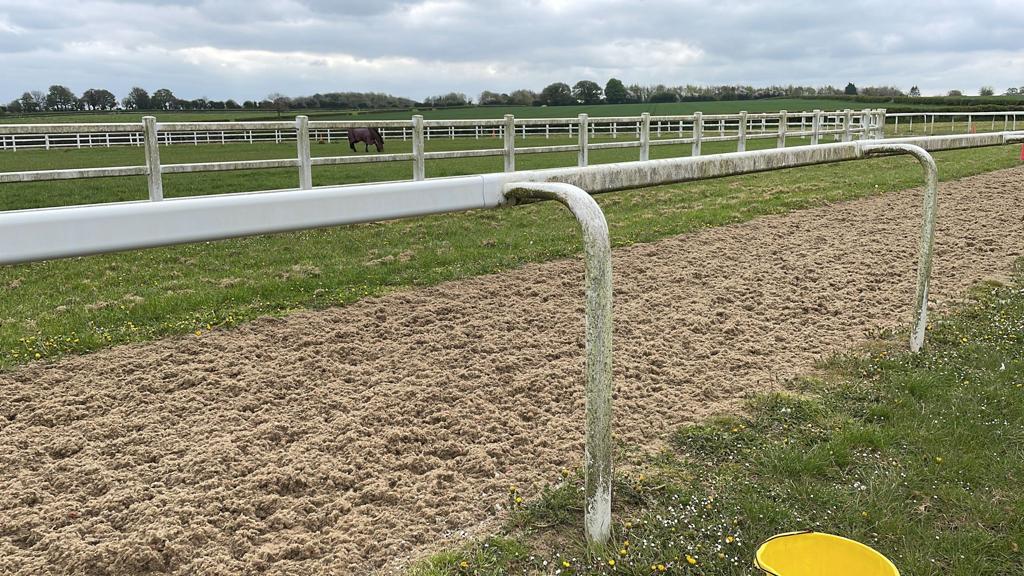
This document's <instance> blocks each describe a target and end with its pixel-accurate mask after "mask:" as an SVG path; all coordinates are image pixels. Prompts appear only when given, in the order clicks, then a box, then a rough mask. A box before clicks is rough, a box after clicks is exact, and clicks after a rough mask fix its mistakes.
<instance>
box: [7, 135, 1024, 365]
mask: <svg viewBox="0 0 1024 576" xmlns="http://www.w3.org/2000/svg"><path fill="white" fill-rule="evenodd" d="M445 143H447V144H448V145H451V141H441V140H439V141H432V142H431V146H437V147H438V148H440V147H441V146H442V145H444V144H445ZM762 144H763V145H769V144H770V143H769V142H762ZM714 146H715V145H712V144H708V146H707V148H706V151H707V152H709V153H710V152H713V151H715V148H714ZM719 146H724V145H721V144H719ZM203 148H204V147H189V146H185V147H170V148H165V149H164V150H162V152H163V153H164V154H165V160H166V161H168V162H176V161H189V158H191V157H192V156H191V155H199V154H201V155H202V157H203V158H206V159H210V158H209V154H208V151H207V150H202V149H203ZM207 148H209V149H211V150H218V149H220V147H218V146H213V147H207ZM284 148H288V146H284ZM284 148H281V149H280V150H279V149H277V148H274V147H272V146H270V145H266V146H263V145H238V146H237V147H235V148H231V147H225V148H224V152H225V154H226V155H228V154H230V155H231V156H232V157H240V155H242V154H250V155H252V156H261V155H266V156H275V155H278V154H279V152H282V153H283V151H284ZM672 148H675V147H669V146H666V147H657V148H654V149H653V150H652V153H653V156H654V157H656V158H657V157H663V156H662V155H668V154H672V153H679V152H681V151H680V150H672ZM435 149H436V148H435ZM686 149H688V147H686ZM94 152H95V153H94ZM322 152H323V151H322V150H318V153H322ZM332 153H334V152H332ZM128 154H140V152H139V151H137V150H132V149H109V150H106V149H104V150H103V151H92V152H90V151H77V150H68V151H59V152H56V153H54V151H51V152H49V153H45V152H42V153H38V154H37V153H34V152H33V153H25V154H23V153H22V152H17V153H10V154H2V155H0V162H2V163H4V164H0V169H3V170H9V169H12V168H10V164H9V163H10V162H12V161H14V160H13V159H14V158H16V159H17V160H16V162H17V164H18V166H19V167H24V166H30V165H33V162H34V163H35V164H34V165H36V166H39V167H44V166H52V165H53V164H63V165H68V164H75V165H94V164H97V163H106V162H115V163H120V162H124V163H130V161H131V158H127V157H120V156H118V155H128ZM634 154H636V150H621V149H619V150H609V151H597V152H595V153H594V162H606V161H613V160H617V159H627V158H634V157H635V156H634ZM108 155H111V156H108ZM560 156H561V155H558V154H550V155H549V154H538V155H529V156H524V157H522V158H520V159H519V160H521V162H520V167H522V168H531V167H541V166H545V165H566V164H572V163H573V160H572V159H573V155H572V154H569V155H568V157H567V158H563V157H560ZM57 159H59V160H57ZM937 159H938V163H939V167H940V176H941V178H942V179H944V180H948V179H951V178H959V177H963V176H967V175H970V174H977V173H980V172H986V171H991V170H995V169H999V168H1005V167H1008V166H1013V165H1016V164H1017V163H1018V160H1017V150H1016V148H1014V147H1003V148H993V149H978V150H966V151H956V152H945V153H940V154H938V155H937ZM500 162H501V159H500V158H493V159H472V160H469V159H462V160H458V161H450V162H437V163H432V164H431V165H430V166H429V167H428V174H429V175H431V176H440V175H448V174H464V173H469V172H482V171H494V170H500ZM51 163H53V164H51ZM13 169H18V168H13ZM408 169H409V168H408V167H407V166H395V165H390V164H389V165H386V166H380V165H367V166H363V167H358V168H356V167H339V168H338V171H334V170H333V169H332V170H327V169H324V170H318V171H315V172H314V183H315V184H317V185H320V184H325V183H330V182H336V181H341V180H343V181H353V180H381V179H383V180H387V179H395V178H403V177H404V178H408V177H409V174H408V173H407V172H405V171H407V170H408ZM295 181H296V175H295V173H294V172H293V171H291V170H266V171H252V172H242V173H223V172H222V173H211V174H207V175H196V174H187V175H175V176H169V177H168V178H167V183H166V191H167V194H168V195H169V196H184V195H193V194H201V193H220V192H228V191H240V190H258V189H272V188H285V187H293V186H294V185H295ZM920 183H921V174H920V168H919V167H918V165H917V164H916V162H914V161H913V160H911V159H908V158H888V159H877V160H870V161H863V162H855V163H847V164H837V165H826V166H815V167H807V168H800V169H794V170H784V171H777V172H769V173H764V174H757V175H750V176H743V177H734V178H725V179H720V180H709V181H703V182H695V183H689V184H684V185H674V186H665V187H659V188H649V189H642V190H632V191H626V192H618V193H613V194H605V195H602V196H600V197H599V198H598V201H599V203H600V204H601V206H602V208H603V209H604V211H605V213H606V215H607V218H608V222H609V226H610V229H611V234H612V242H613V244H614V245H615V246H624V245H628V244H632V243H635V242H649V241H653V240H657V239H659V238H664V237H667V236H672V235H676V234H681V233H684V232H689V231H692V230H696V229H699V228H702V227H707V226H718V225H723V224H728V223H733V222H740V221H744V220H749V219H751V218H754V217H757V216H760V215H764V214H778V213H783V212H787V211H791V210H796V209H801V208H807V207H811V206H819V205H822V204H826V203H830V202H836V201H840V200H845V199H850V198H857V197H863V196H867V195H871V194H878V193H882V192H887V191H892V190H900V189H903V188H907V187H911V186H919V185H920ZM144 186H145V184H144V183H143V182H141V179H133V178H125V179H96V180H83V181H65V182H49V183H27V184H18V185H13V184H8V185H3V186H0V209H13V208H27V207H31V206H54V205H61V204H67V203H84V202H102V201H111V200H128V199H138V198H144V197H145V188H144ZM579 250H580V244H579V240H578V231H577V230H576V227H575V225H574V223H573V222H572V220H571V219H570V218H569V217H568V215H567V214H566V213H565V212H564V211H563V210H562V209H561V208H560V207H558V206H556V205H554V204H551V203H541V204H536V205H531V206H524V207H517V208H515V209H508V210H496V211H477V212H469V213H464V214H456V215H442V216H433V217H426V218H418V219H410V220H401V221H392V222H385V223H378V224H368V225H361V226H351V227H346V228H333V229H320V230H310V231H304V232H296V233H288V234H280V235H270V236H259V237H250V238H240V239H234V240H226V241H221V242H207V243H200V244H192V245H183V246H174V247H167V248H157V249H150V250H138V251H132V252H126V253H122V254H108V255H101V256H92V257H85V258H74V259H67V260H58V261H51V262H40V263H34V264H26V265H18V266H6V267H3V268H0V288H2V289H3V293H4V295H5V298H0V369H6V368H10V367H12V366H15V365H18V364H22V363H25V362H28V361H32V360H35V359H37V358H39V359H41V358H52V357H57V356H60V355H63V354H69V353H83V352H88V351H91V350H96V349H100V348H104V347H107V346H111V345H114V344H119V343H125V342H136V341H144V340H150V339H154V338H159V337H163V336H167V335H173V334H187V333H192V332H196V331H206V330H209V329H211V328H213V327H230V326H234V325H236V324H239V323H242V322H245V321H247V320H251V319H253V318H256V317H258V316H263V315H275V314H283V313H287V312H289V311H291V310H296V309H302V308H323V307H327V306H336V305H343V304H347V303H351V302H353V301H355V300H357V299H359V298H363V297H366V296H373V295H379V294H384V293H387V292H390V291H393V290H400V289H406V288H409V287H415V286H425V285H432V284H437V283H439V282H444V281H447V280H455V279H459V278H466V277H470V276H475V275H480V274H487V273H492V272H498V271H501V270H507V269H510V268H514V267H517V266H520V265H522V264H524V263H527V262H540V261H546V260H552V259H556V258H564V257H567V256H571V255H574V254H576V253H578V252H579Z"/></svg>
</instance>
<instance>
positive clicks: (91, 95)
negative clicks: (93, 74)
mask: <svg viewBox="0 0 1024 576" xmlns="http://www.w3.org/2000/svg"><path fill="white" fill-rule="evenodd" d="M82 104H84V107H85V108H88V109H89V110H113V109H114V108H116V107H117V98H116V97H115V96H114V95H113V94H111V93H110V91H109V90H104V89H102V88H89V89H88V90H86V91H85V92H83V93H82Z"/></svg>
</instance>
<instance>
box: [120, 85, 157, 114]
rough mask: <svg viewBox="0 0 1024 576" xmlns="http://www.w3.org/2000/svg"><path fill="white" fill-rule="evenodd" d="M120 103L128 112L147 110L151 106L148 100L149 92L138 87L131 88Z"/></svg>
mask: <svg viewBox="0 0 1024 576" xmlns="http://www.w3.org/2000/svg"><path fill="white" fill-rule="evenodd" d="M121 103H122V104H123V105H124V107H125V108H127V109H129V110H149V109H150V108H151V107H152V106H153V103H152V102H151V101H150V99H149V92H146V91H145V90H144V89H142V88H139V87H138V86H135V87H134V88H132V89H131V91H129V92H128V95H127V96H125V97H124V100H122V101H121Z"/></svg>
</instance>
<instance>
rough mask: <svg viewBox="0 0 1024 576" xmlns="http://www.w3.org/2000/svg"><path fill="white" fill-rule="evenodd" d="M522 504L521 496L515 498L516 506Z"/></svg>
mask: <svg viewBox="0 0 1024 576" xmlns="http://www.w3.org/2000/svg"><path fill="white" fill-rule="evenodd" d="M522 503H523V497H522V496H516V504H522Z"/></svg>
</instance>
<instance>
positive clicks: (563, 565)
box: [562, 560, 572, 568]
mask: <svg viewBox="0 0 1024 576" xmlns="http://www.w3.org/2000/svg"><path fill="white" fill-rule="evenodd" d="M562 568H572V564H570V563H569V561H568V560H562Z"/></svg>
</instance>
